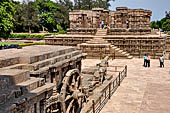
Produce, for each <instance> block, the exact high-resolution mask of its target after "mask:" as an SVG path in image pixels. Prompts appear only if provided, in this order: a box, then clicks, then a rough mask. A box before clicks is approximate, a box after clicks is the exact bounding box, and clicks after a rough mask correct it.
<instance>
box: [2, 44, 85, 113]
mask: <svg viewBox="0 0 170 113" xmlns="http://www.w3.org/2000/svg"><path fill="white" fill-rule="evenodd" d="M84 56H85V54H83V53H82V52H81V51H79V50H77V49H76V48H74V47H66V46H48V45H39V46H29V47H24V48H23V49H7V50H1V51H0V113H8V112H10V113H19V112H25V113H32V112H33V111H34V112H37V113H39V112H41V113H45V110H46V106H45V104H46V101H45V100H47V99H48V98H49V97H50V96H52V93H53V87H54V86H55V85H56V86H57V85H58V84H59V82H61V79H62V78H63V77H64V74H65V73H64V72H66V71H67V69H68V68H69V69H70V68H74V67H76V68H78V69H79V70H80V69H81V59H82V57H84ZM57 70H58V74H56V75H55V76H54V72H56V71H57ZM52 73H53V76H52ZM56 73H57V72H56ZM56 76H57V77H58V76H59V78H58V79H56V81H55V84H54V80H55V77H56ZM52 80H53V81H52Z"/></svg>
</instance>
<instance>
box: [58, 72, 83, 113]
mask: <svg viewBox="0 0 170 113" xmlns="http://www.w3.org/2000/svg"><path fill="white" fill-rule="evenodd" d="M60 94H61V96H60V98H59V103H60V105H59V107H60V108H58V109H60V111H61V113H79V112H80V110H81V107H82V101H83V99H84V97H85V94H83V93H82V85H81V76H80V74H79V70H78V69H72V70H69V71H68V72H67V73H66V76H65V77H64V79H63V81H62V87H61V90H60Z"/></svg>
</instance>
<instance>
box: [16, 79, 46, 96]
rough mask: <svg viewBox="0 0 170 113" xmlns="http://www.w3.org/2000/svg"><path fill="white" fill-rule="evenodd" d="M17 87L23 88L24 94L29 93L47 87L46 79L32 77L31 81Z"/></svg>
mask: <svg viewBox="0 0 170 113" xmlns="http://www.w3.org/2000/svg"><path fill="white" fill-rule="evenodd" d="M17 85H18V86H20V87H21V88H22V90H23V93H27V92H30V91H32V90H34V89H36V88H38V87H41V86H43V85H45V79H44V78H35V77H30V79H29V80H27V81H25V82H22V83H19V84H17Z"/></svg>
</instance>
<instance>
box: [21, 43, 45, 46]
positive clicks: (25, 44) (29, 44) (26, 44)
mask: <svg viewBox="0 0 170 113" xmlns="http://www.w3.org/2000/svg"><path fill="white" fill-rule="evenodd" d="M32 45H45V43H42V42H41V43H24V44H19V47H25V46H32Z"/></svg>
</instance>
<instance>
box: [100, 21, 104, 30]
mask: <svg viewBox="0 0 170 113" xmlns="http://www.w3.org/2000/svg"><path fill="white" fill-rule="evenodd" d="M101 24H102V29H104V21H103V20H102V23H101Z"/></svg>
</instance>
